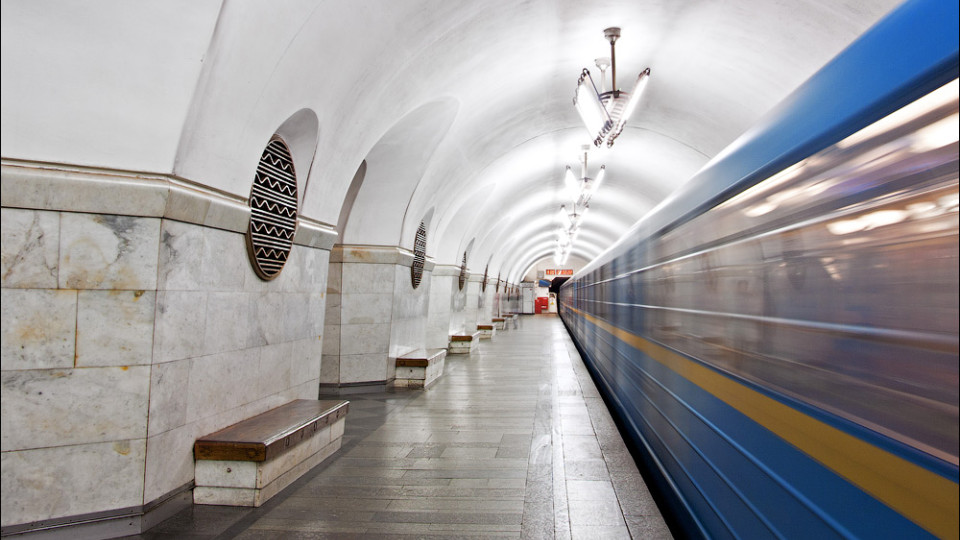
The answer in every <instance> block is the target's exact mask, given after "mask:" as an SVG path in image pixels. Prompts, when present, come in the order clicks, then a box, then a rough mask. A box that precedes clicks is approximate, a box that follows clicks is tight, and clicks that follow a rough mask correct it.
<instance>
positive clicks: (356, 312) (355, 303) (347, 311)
mask: <svg viewBox="0 0 960 540" xmlns="http://www.w3.org/2000/svg"><path fill="white" fill-rule="evenodd" d="M340 309H341V317H342V319H341V323H342V324H377V323H389V322H390V320H391V318H392V316H393V293H392V292H390V293H379V294H376V293H374V294H361V293H344V294H343V295H342V298H341V304H340Z"/></svg>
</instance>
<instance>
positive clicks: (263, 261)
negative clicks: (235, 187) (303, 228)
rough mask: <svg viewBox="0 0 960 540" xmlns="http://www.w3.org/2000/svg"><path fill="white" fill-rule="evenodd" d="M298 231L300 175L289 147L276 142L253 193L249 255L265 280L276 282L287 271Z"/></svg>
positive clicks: (270, 146)
mask: <svg viewBox="0 0 960 540" xmlns="http://www.w3.org/2000/svg"><path fill="white" fill-rule="evenodd" d="M296 232H297V175H296V172H295V171H294V170H293V158H292V157H291V156H290V149H289V148H287V145H286V144H284V142H283V141H282V140H280V139H274V140H272V141H270V144H268V145H267V148H266V149H264V151H263V155H261V156H260V164H259V165H258V166H257V173H256V174H255V175H254V181H253V189H251V191H250V227H249V228H248V229H247V253H248V254H249V255H250V262H251V264H253V269H254V271H255V272H256V273H257V275H258V276H260V278H261V279H265V280H270V279H273V278H275V277H277V275H278V274H280V271H281V270H283V265H284V264H286V262H287V257H288V256H289V255H290V247H291V246H292V245H293V236H294V234H296Z"/></svg>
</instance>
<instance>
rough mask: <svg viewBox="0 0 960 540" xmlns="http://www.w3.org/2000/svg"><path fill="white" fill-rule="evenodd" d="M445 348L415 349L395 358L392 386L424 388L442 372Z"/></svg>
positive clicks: (445, 355)
mask: <svg viewBox="0 0 960 540" xmlns="http://www.w3.org/2000/svg"><path fill="white" fill-rule="evenodd" d="M446 357H447V350H446V349H417V350H415V351H411V352H408V353H407V354H405V355H403V356H400V357H398V358H397V375H396V379H394V386H399V387H407V388H426V387H427V386H429V385H430V384H432V383H433V382H434V381H436V380H437V378H438V377H440V375H442V374H443V364H444V359H445V358H446Z"/></svg>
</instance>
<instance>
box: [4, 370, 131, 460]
mask: <svg viewBox="0 0 960 540" xmlns="http://www.w3.org/2000/svg"><path fill="white" fill-rule="evenodd" d="M2 380H3V395H2V398H0V399H2V402H3V410H2V413H0V416H2V419H3V420H2V423H3V430H2V431H0V441H2V450H3V451H4V452H7V451H10V450H22V449H26V448H37V447H47V446H67V445H71V444H85V443H94V442H103V441H114V440H120V439H136V438H145V437H146V435H147V407H148V398H149V394H150V368H149V367H148V366H134V367H130V368H126V367H105V368H87V369H50V370H31V371H5V372H3V374H2Z"/></svg>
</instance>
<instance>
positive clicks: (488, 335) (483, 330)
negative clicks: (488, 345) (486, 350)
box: [477, 323, 497, 339]
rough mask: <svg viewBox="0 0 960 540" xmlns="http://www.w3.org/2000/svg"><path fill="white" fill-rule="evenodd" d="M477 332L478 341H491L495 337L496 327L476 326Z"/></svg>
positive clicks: (489, 325) (487, 325)
mask: <svg viewBox="0 0 960 540" xmlns="http://www.w3.org/2000/svg"><path fill="white" fill-rule="evenodd" d="M477 331H478V332H480V339H493V336H495V335H497V327H496V326H494V325H493V324H492V323H491V324H478V325H477Z"/></svg>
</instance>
